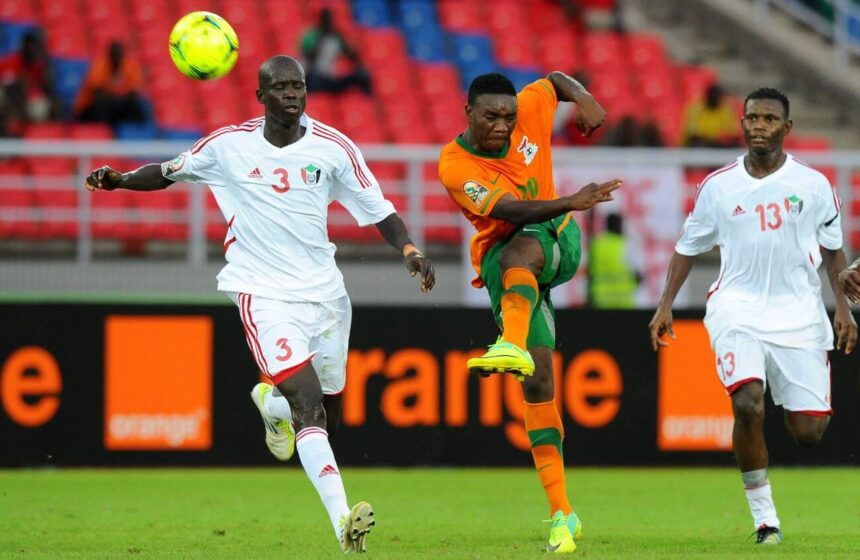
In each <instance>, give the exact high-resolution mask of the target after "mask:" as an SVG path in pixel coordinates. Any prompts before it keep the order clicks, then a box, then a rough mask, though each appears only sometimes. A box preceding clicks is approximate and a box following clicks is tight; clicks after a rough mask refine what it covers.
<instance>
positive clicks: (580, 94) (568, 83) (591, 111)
mask: <svg viewBox="0 0 860 560" xmlns="http://www.w3.org/2000/svg"><path fill="white" fill-rule="evenodd" d="M546 79H547V80H549V81H550V82H552V85H553V87H554V88H555V93H556V95H557V96H558V100H559V101H571V102H573V103H576V127H577V128H578V129H579V132H580V133H581V134H582V135H583V136H586V137H587V136H591V133H592V132H594V131H595V130H596V129H598V128H600V125H602V124H603V121H605V120H606V110H605V109H604V108H603V107H601V106H600V103H598V102H597V100H596V99H595V98H594V96H593V95H591V94H590V93H589V92H588V90H587V89H585V87H584V86H583V85H582V84H581V83H579V82H577V81H576V80H574V79H573V78H571V77H570V76H568V75H567V74H565V73H564V72H559V71H555V72H550V73H549V74H548V75H547V77H546Z"/></svg>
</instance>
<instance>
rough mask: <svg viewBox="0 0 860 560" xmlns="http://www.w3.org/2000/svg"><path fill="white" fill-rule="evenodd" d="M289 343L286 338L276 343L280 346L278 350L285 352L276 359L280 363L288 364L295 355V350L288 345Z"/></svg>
mask: <svg viewBox="0 0 860 560" xmlns="http://www.w3.org/2000/svg"><path fill="white" fill-rule="evenodd" d="M287 342H289V341H288V340H287V339H286V338H279V339H278V341H277V342H276V343H275V344H277V345H278V348H280V349H281V350H283V351H284V353H283V354H281V355H280V356H276V357H275V358H276V359H277V360H278V361H279V362H286V361H287V360H289V359H290V356H292V355H293V349H292V348H290V347H289V346H288V345H287Z"/></svg>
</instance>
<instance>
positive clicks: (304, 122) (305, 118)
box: [259, 113, 314, 150]
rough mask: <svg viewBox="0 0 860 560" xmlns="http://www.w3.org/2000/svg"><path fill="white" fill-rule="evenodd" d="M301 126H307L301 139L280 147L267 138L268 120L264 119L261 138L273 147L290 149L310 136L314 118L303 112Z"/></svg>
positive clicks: (300, 120) (275, 148) (260, 133)
mask: <svg viewBox="0 0 860 560" xmlns="http://www.w3.org/2000/svg"><path fill="white" fill-rule="evenodd" d="M299 126H303V127H305V133H304V134H302V135H301V136H299V139H298V140H296V141H295V142H293V143H292V144H287V145H286V146H283V147H281V148H279V147H277V146H275V145H274V144H272V143H271V142H269V141H268V140H267V139H266V134H265V128H266V120H265V119H263V126H261V127H260V132H259V135H260V139H261V140H262V141H263V143H265V144H266V145H267V146H268V147H269V148H271V149H274V150H288V149H290V148H292V147H293V146H295V145H297V144H298V143H300V142H301V141H302V140H304V139H305V138H310V136H311V133H312V132H313V127H314V121H313V119H312V118H310V117H309V116H308V114H307V113H302V116H301V117H299Z"/></svg>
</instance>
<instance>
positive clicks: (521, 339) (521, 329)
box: [502, 268, 538, 350]
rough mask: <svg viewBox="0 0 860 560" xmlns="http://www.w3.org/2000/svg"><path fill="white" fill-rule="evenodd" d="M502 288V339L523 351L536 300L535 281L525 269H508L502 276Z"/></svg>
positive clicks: (532, 275) (536, 286)
mask: <svg viewBox="0 0 860 560" xmlns="http://www.w3.org/2000/svg"><path fill="white" fill-rule="evenodd" d="M502 287H503V288H504V289H505V291H504V292H502V339H504V340H506V341H507V342H510V343H512V344H516V345H517V346H519V347H520V348H522V349H523V350H525V349H526V339H528V336H529V323H530V322H531V319H532V309H533V308H534V306H535V303H536V302H537V298H538V285H537V279H536V278H535V275H534V274H532V273H531V272H529V271H528V270H526V269H525V268H510V269H508V270H507V272H505V275H504V276H502Z"/></svg>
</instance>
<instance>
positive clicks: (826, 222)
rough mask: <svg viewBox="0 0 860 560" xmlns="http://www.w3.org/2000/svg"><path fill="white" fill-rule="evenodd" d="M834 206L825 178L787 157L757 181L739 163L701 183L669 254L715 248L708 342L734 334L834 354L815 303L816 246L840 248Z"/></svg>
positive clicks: (824, 317)
mask: <svg viewBox="0 0 860 560" xmlns="http://www.w3.org/2000/svg"><path fill="white" fill-rule="evenodd" d="M839 214H840V203H839V199H838V198H837V196H836V194H835V192H834V191H833V188H832V187H831V186H830V184H829V183H828V181H827V179H826V178H825V177H824V175H822V174H821V173H819V172H818V171H815V170H814V169H812V168H810V167H809V166H807V165H805V164H803V163H801V162H799V161H797V160H796V159H794V158H793V157H792V156H791V155H788V156H787V157H786V160H785V163H784V164H783V165H782V167H780V168H779V169H777V170H776V171H775V172H774V173H771V174H770V175H768V176H767V177H764V178H762V179H756V178H754V177H752V176H750V175H749V173H747V171H746V168H745V167H744V161H743V156H741V157H740V158H738V159H737V161H734V162H732V163H730V164H729V165H727V166H725V167H723V168H722V169H718V170H717V171H715V172H713V173H711V174H710V175H709V176H708V177H706V178H705V180H704V181H702V184H701V185H700V186H699V191H698V193H697V194H696V201H695V205H694V207H693V211H692V212H691V213H690V215H689V216H688V217H687V220H686V221H685V222H684V232H683V234H682V236H681V239H680V240H679V241H678V243H677V245H676V246H675V250H676V251H677V252H678V253H680V254H682V255H687V256H693V255H698V254H701V253H704V252H706V251H709V250H711V249H712V248H713V247H714V246H715V245H718V246H719V247H720V275H719V277H718V278H717V280H716V282H714V283H713V284H712V285H711V289H710V291H709V292H708V303H707V312H706V314H705V326H706V327H707V328H708V333H709V334H710V337H711V343H712V344H713V341H714V340H716V339H717V338H718V337H719V336H720V334H722V333H724V332H727V331H730V330H736V331H741V332H747V333H749V334H751V335H753V336H755V337H757V338H759V339H761V340H764V341H767V342H770V343H773V344H777V345H780V346H788V347H795V348H820V349H825V350H829V349H831V348H832V347H833V331H832V329H831V326H830V321H829V319H828V317H827V313H826V311H825V309H824V303H823V302H822V300H821V281H820V279H819V276H818V267H819V266H820V265H821V252H820V249H819V246H821V247H824V248H825V249H831V250H836V249H841V248H842V229H841V226H840V219H839V218H840V216H839Z"/></svg>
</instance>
